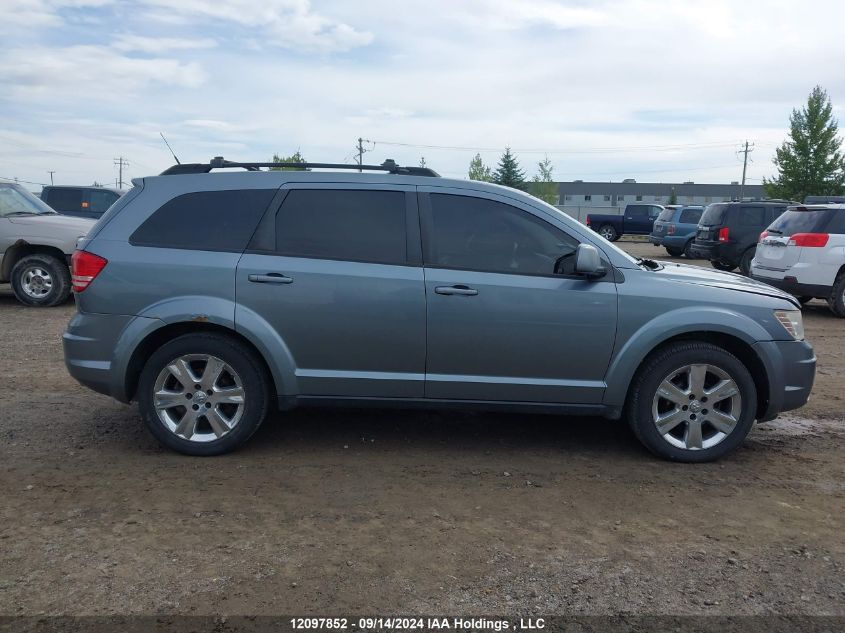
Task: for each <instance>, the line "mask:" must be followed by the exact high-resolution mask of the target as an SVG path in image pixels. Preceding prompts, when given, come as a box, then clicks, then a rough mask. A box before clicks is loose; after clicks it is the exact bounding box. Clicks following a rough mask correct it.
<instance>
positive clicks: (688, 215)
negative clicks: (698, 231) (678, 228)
mask: <svg viewBox="0 0 845 633" xmlns="http://www.w3.org/2000/svg"><path fill="white" fill-rule="evenodd" d="M701 213H702V209H684V210H683V211H681V217H680V219H679V220H678V222H680V223H681V224H698V221H699V220H700V219H701Z"/></svg>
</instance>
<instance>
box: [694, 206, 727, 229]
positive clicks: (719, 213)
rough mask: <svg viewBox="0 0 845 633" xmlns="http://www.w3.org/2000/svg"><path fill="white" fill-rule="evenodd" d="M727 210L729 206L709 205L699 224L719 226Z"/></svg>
mask: <svg viewBox="0 0 845 633" xmlns="http://www.w3.org/2000/svg"><path fill="white" fill-rule="evenodd" d="M727 209H728V205H727V204H711V205H709V206H708V207H707V208H706V209H704V213H703V214H702V215H701V220H699V224H703V225H704V226H716V225H717V224H721V223H722V220H723V219H724V217H725V211H727Z"/></svg>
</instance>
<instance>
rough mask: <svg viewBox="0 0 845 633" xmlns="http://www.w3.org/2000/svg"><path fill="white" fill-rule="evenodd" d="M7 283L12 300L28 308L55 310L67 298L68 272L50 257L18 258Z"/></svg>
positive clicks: (68, 286) (61, 263)
mask: <svg viewBox="0 0 845 633" xmlns="http://www.w3.org/2000/svg"><path fill="white" fill-rule="evenodd" d="M11 281H12V291H13V292H14V293H15V297H17V299H18V301H20V302H21V303H23V304H24V305H28V306H38V307H51V306H55V305H58V304H60V303H63V302H64V301H65V300H67V298H68V296H69V295H70V270H68V267H67V265H66V264H65V263H64V262H63V261H60V260H59V259H58V258H57V257H54V256H53V255H47V254H43V253H36V254H34V255H27V256H26V257H21V259H20V260H19V261H18V263H17V264H15V267H14V268H13V269H12V279H11Z"/></svg>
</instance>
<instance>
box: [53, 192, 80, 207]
mask: <svg viewBox="0 0 845 633" xmlns="http://www.w3.org/2000/svg"><path fill="white" fill-rule="evenodd" d="M47 204H49V205H50V206H51V207H53V208H54V209H56V210H57V211H79V210H80V209H81V208H82V189H50V190H48V191H47Z"/></svg>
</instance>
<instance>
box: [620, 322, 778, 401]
mask: <svg viewBox="0 0 845 633" xmlns="http://www.w3.org/2000/svg"><path fill="white" fill-rule="evenodd" d="M693 333H703V334H707V333H719V334H727V335H729V336H733V337H735V338H737V339H740V340H742V341H743V342H745V343H747V344H748V345H749V346H752V345H754V344H755V343H757V342H758V341H767V340H771V338H772V337H771V335H770V334H769V333H768V332H767V331H766V330H765V329H764V328H763V327H762V326H761V325H760V324H759V323H757V322H756V321H754V320H753V319H751V318H749V317H747V316H745V315H744V314H741V313H739V312H735V311H733V310H730V309H728V308H723V307H715V306H704V307H702V306H697V307H685V308H679V309H677V310H671V311H669V312H665V313H663V314H661V315H659V316H657V317H655V318H653V319H651V320H650V321H647V322H646V323H644V324H643V325H642V326H641V327H640V328H639V329H638V330H636V331H635V332H634V333H633V334H631V335H630V336H629V337H628V338H627V340H625V341H624V342H621V341H619V340H617V343H616V344H617V346H620V347H618V351H614V354H613V357H612V359H611V362H610V367H609V368H608V371H607V379H606V382H607V389H606V390H605V394H604V404H605V405H608V406H609V407H613V408H617V407H622V406H623V405H624V404H625V398H626V397H627V395H628V387H629V386H630V384H631V380H632V379H633V378H634V373H635V372H636V371H637V368H638V367H639V366H640V364H641V363H642V362H643V360H645V357H646V356H648V355H649V354H650V353H651V352H652V350H654V349H655V348H656V347H658V346H659V345H660V344H661V343H664V342H665V341H668V340H669V339H671V338H674V337H676V336H680V335H683V334H693ZM755 353H756V352H755Z"/></svg>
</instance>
